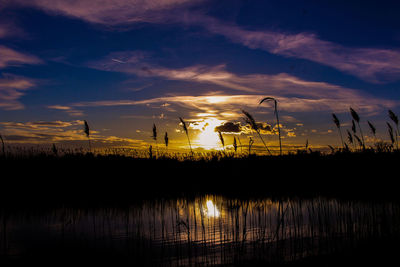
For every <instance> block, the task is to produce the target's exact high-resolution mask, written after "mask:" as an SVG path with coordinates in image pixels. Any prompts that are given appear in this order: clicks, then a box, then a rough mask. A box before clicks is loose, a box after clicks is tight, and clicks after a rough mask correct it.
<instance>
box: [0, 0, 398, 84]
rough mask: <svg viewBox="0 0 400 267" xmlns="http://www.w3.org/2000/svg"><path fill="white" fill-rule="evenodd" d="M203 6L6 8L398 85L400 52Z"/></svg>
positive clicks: (185, 0)
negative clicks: (229, 16) (270, 25)
mask: <svg viewBox="0 0 400 267" xmlns="http://www.w3.org/2000/svg"><path fill="white" fill-rule="evenodd" d="M204 2H207V1H202V0H195V1H189V0H112V1H103V0H31V1H23V0H14V1H6V2H5V3H6V4H5V5H6V6H10V5H22V6H30V7H34V8H38V9H41V10H44V11H45V12H48V13H51V14H56V15H57V14H60V15H64V16H68V17H72V18H77V19H81V20H84V21H87V22H89V23H95V24H101V25H104V26H110V27H116V26H119V25H132V24H135V23H141V22H148V23H158V24H165V23H175V24H181V25H189V26H192V25H194V26H200V27H203V28H204V29H206V30H207V31H208V32H209V33H212V34H216V35H222V36H224V37H226V38H227V39H228V40H230V41H231V42H234V43H238V44H241V45H244V46H246V47H249V48H251V49H261V50H265V51H267V52H269V53H272V54H275V55H281V56H284V57H291V58H298V59H305V60H309V61H312V62H316V63H318V64H322V65H325V66H329V67H332V68H335V69H337V70H339V71H341V72H344V73H347V74H350V75H354V76H356V77H358V78H360V79H363V80H365V81H368V82H372V83H382V82H391V81H396V80H399V79H400V65H399V64H398V62H400V51H399V49H388V48H374V47H347V46H344V45H341V44H339V43H335V42H333V41H328V40H321V39H320V38H318V36H317V35H316V34H313V33H308V32H299V33H285V32H283V31H281V32H280V31H272V30H268V29H265V30H252V29H248V28H245V27H244V26H239V25H236V24H233V23H228V22H225V21H222V20H220V19H216V18H214V17H211V16H207V15H204V14H203V13H196V12H195V11H193V7H197V6H198V5H200V6H201V4H202V3H204ZM0 34H1V33H0Z"/></svg>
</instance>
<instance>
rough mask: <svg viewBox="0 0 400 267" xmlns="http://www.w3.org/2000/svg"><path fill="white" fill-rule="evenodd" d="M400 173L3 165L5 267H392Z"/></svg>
mask: <svg viewBox="0 0 400 267" xmlns="http://www.w3.org/2000/svg"><path fill="white" fill-rule="evenodd" d="M399 162H400V154H397V153H368V152H366V153H358V154H354V153H352V154H336V155H327V156H322V155H320V154H318V153H312V154H301V155H289V156H283V157H256V156H253V157H243V158H232V157H214V158H211V159H210V158H209V159H207V160H206V159H196V160H185V161H180V160H176V159H167V158H163V159H137V158H129V157H123V156H93V155H90V154H88V155H78V154H74V155H66V156H62V157H55V156H51V155H36V156H31V157H19V158H10V157H9V158H6V159H5V158H1V159H0V164H1V169H2V175H1V183H2V193H1V194H0V212H1V213H0V220H1V224H2V225H1V231H0V233H1V237H0V241H1V244H0V248H1V252H0V265H2V266H3V265H24V266H26V265H28V264H29V265H32V264H34V263H38V264H41V265H48V266H50V265H51V266H67V265H68V266H71V265H76V264H90V265H104V264H107V265H114V266H118V265H130V266H132V265H133V266H148V265H152V266H160V265H161V266H188V265H190V266H265V265H266V264H267V265H268V266H282V265H288V266H397V265H398V263H399V259H398V257H397V255H398V252H400V245H399V244H400V243H399V241H400V201H399V200H400V199H399V194H398V188H397V186H396V184H397V183H396V182H397V181H396V180H397V179H398V175H397V171H398V167H397V166H398V165H397V164H398V163H399ZM210 201H211V203H212V204H210ZM210 205H211V206H210ZM211 209H215V210H217V212H216V211H215V210H214V211H213V210H211Z"/></svg>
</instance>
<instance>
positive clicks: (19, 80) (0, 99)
mask: <svg viewBox="0 0 400 267" xmlns="http://www.w3.org/2000/svg"><path fill="white" fill-rule="evenodd" d="M35 85H36V84H35V81H34V80H32V79H28V78H25V77H20V76H16V75H12V74H7V73H3V75H2V76H0V108H1V109H5V110H18V109H23V108H24V105H23V104H22V103H21V102H19V101H18V100H19V98H21V97H22V96H23V95H24V94H25V91H26V90H29V89H31V88H33V87H34V86H35Z"/></svg>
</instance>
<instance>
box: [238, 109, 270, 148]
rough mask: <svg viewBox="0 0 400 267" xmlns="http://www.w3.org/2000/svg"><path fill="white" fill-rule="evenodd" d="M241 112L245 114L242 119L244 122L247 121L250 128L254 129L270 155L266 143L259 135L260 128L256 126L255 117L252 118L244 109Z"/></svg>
mask: <svg viewBox="0 0 400 267" xmlns="http://www.w3.org/2000/svg"><path fill="white" fill-rule="evenodd" d="M242 113H243V114H244V115H245V118H244V120H245V121H246V123H248V124H249V125H250V128H251V129H252V130H254V131H255V132H256V133H257V134H258V136H259V137H260V139H261V141H262V143H263V144H264V147H265V149H266V150H267V152H268V153H269V154H270V155H272V153H271V151H270V150H269V149H268V147H267V145H266V144H265V142H264V139H263V138H262V136H261V133H260V128H259V127H258V125H257V123H256V121H255V119H254V118H253V116H252V115H251V114H250V113H248V112H247V111H245V110H242ZM253 142H254V141H253Z"/></svg>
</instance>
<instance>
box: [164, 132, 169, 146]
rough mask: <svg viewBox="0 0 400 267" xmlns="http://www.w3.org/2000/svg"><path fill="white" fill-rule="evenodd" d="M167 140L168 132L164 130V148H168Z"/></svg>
mask: <svg viewBox="0 0 400 267" xmlns="http://www.w3.org/2000/svg"><path fill="white" fill-rule="evenodd" d="M168 142H169V139H168V133H167V132H165V135H164V143H165V148H166V149H168Z"/></svg>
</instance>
